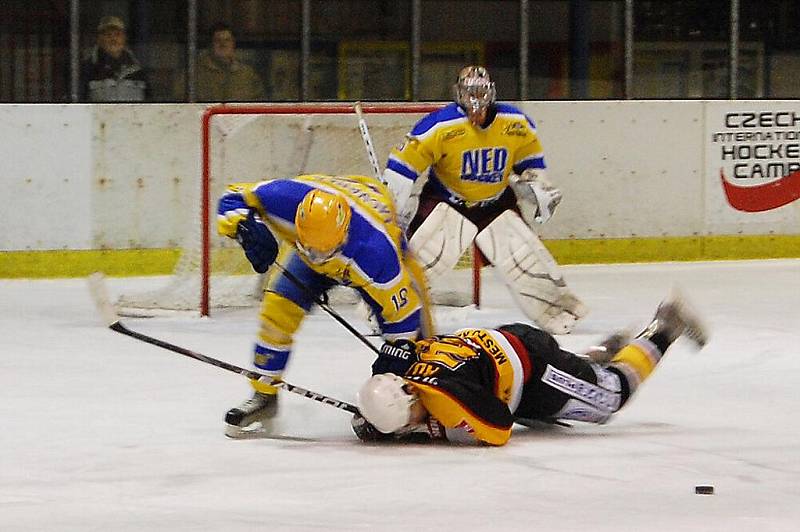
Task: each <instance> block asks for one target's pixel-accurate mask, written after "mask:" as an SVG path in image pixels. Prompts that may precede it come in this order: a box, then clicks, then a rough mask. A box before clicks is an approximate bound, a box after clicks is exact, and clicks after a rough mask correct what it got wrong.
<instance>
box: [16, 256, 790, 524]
mask: <svg viewBox="0 0 800 532" xmlns="http://www.w3.org/2000/svg"><path fill="white" fill-rule="evenodd" d="M565 272H566V276H567V279H568V281H569V282H570V284H571V285H572V287H573V288H574V290H575V292H576V293H577V294H579V295H580V296H581V297H583V298H584V299H585V301H586V303H587V304H588V305H589V307H590V309H591V314H590V315H589V316H588V317H587V318H586V319H585V320H584V321H583V322H581V323H580V325H579V326H578V328H577V330H576V331H575V333H574V334H572V335H570V336H567V337H561V338H560V339H561V341H562V344H563V345H565V346H566V347H568V348H571V349H580V348H582V347H584V346H586V345H589V344H590V343H591V342H593V341H596V340H597V339H599V338H600V337H601V335H603V334H604V333H605V332H607V331H610V330H613V329H615V328H620V327H625V326H641V325H643V324H644V323H645V322H646V321H647V319H648V318H649V317H650V316H651V314H652V312H653V310H654V308H655V306H656V305H657V304H658V302H659V300H660V299H661V297H662V296H663V295H664V294H666V293H667V291H668V289H669V288H670V286H671V285H672V284H673V282H677V283H679V284H680V285H681V286H682V287H683V288H684V289H685V291H686V292H687V293H688V294H689V295H690V297H691V299H692V300H693V301H694V303H695V304H696V306H697V307H698V308H699V309H700V310H701V311H703V312H704V314H705V315H706V318H707V321H708V322H709V324H710V325H711V327H712V339H711V342H710V344H709V345H708V347H707V348H706V349H705V350H704V351H702V352H700V353H693V352H692V351H691V349H690V347H689V345H688V344H687V343H686V342H685V341H683V340H681V341H679V342H678V343H677V344H676V345H675V346H674V347H673V349H672V350H671V351H670V352H669V354H668V355H667V357H666V358H665V359H664V361H663V362H662V364H661V365H660V366H659V368H658V369H657V371H656V372H655V374H654V375H653V376H652V377H651V379H650V380H649V381H648V382H646V383H645V384H644V385H643V386H642V388H641V389H640V394H639V395H637V396H636V397H634V399H633V400H632V401H631V402H630V403H629V404H628V406H626V408H625V410H624V411H623V412H621V413H620V414H618V415H617V416H616V417H615V418H614V419H612V421H611V422H610V423H609V424H607V425H605V426H594V425H582V424H576V425H575V426H573V427H572V428H564V427H547V428H542V429H540V430H530V429H525V428H522V427H519V428H517V429H515V432H514V435H513V436H512V439H511V441H510V443H509V444H508V445H507V446H505V447H503V448H467V447H442V446H436V447H427V446H391V447H389V446H383V447H376V446H368V445H363V444H360V443H359V442H358V441H357V440H356V439H355V437H354V436H353V435H352V433H351V432H350V427H349V416H348V415H347V414H346V413H344V412H342V411H339V410H336V409H334V408H332V407H330V406H325V405H320V404H318V403H315V402H313V401H310V400H308V399H303V398H301V397H298V396H295V395H291V394H285V396H284V397H283V403H282V411H281V415H280V423H281V425H282V430H281V433H282V434H284V435H286V436H287V438H286V439H283V440H250V441H232V440H228V439H226V438H225V437H224V436H223V426H222V417H223V415H224V412H225V411H226V410H227V409H228V408H229V407H231V406H233V405H235V404H237V403H239V402H240V401H241V400H242V399H243V398H244V397H246V396H247V395H248V394H249V388H248V384H247V382H246V380H245V379H244V378H242V377H240V376H237V375H235V374H232V373H228V372H225V371H223V370H220V369H218V368H215V367H212V366H209V365H206V364H203V363H200V362H197V361H194V360H191V359H189V358H185V357H182V356H180V355H177V354H174V353H170V352H168V351H164V350H161V349H159V348H156V347H153V346H150V345H147V344H144V343H141V342H139V341H136V340H133V339H131V338H129V337H126V336H123V335H120V334H117V333H114V332H112V331H110V330H108V329H107V328H104V327H103V325H102V324H101V323H100V322H99V320H98V318H97V316H96V314H95V312H94V310H93V307H92V303H91V301H90V298H89V295H88V292H87V290H86V287H85V284H84V282H83V281H81V280H59V281H0V350H1V351H2V352H1V353H0V420H1V423H2V424H0V530H2V531H23V530H31V531H41V530H58V531H60V530H75V531H85V530H101V531H125V530H170V531H184V530H225V531H238V530H257V529H258V530H373V529H381V530H537V531H542V530H553V531H558V532H561V531H567V530H580V531H594V530H608V531H614V532H619V531H629V530H630V531H639V530H665V531H666V530H670V531H673V530H681V531H683V530H693V531H695V530H696V531H708V530H719V531H729V530H745V531H750V530H757V531H759V532H764V531H768V530H786V531H789V530H798V527H800V524H798V523H800V506H799V505H800V428H798V427H800V421H798V419H797V418H798V412H800V310H798V309H800V261H795V260H780V261H758V262H729V263H697V264H665V265H641V266H638V265H637V266H580V267H570V268H565ZM145 282H146V281H144V280H125V281H121V280H113V279H112V280H111V281H110V283H111V289H112V292H114V293H119V292H120V291H122V290H123V289H129V288H132V287H135V286H139V285H140V284H142V283H145ZM137 283H138V284H137ZM487 291H488V292H489V297H488V304H487V305H485V308H484V309H482V310H480V311H475V310H471V311H469V310H467V311H465V310H462V311H456V312H451V313H449V314H448V315H446V316H441V317H442V318H443V319H442V320H441V321H442V322H443V323H446V325H447V326H449V327H458V326H465V325H469V326H473V325H483V326H491V325H496V324H499V323H500V322H505V321H512V320H518V319H521V316H520V314H519V313H518V311H516V310H515V309H514V308H513V307H512V305H511V303H510V299H509V297H508V295H507V294H506V293H505V292H504V291H503V290H501V289H498V288H497V287H496V286H495V287H494V288H492V287H491V286H490V287H489V288H488V289H487ZM352 319H353V320H354V321H357V320H358V318H357V317H355V316H353V317H352ZM126 323H127V325H128V326H129V327H130V328H132V329H134V330H139V331H142V332H144V333H146V334H149V335H153V336H156V337H159V338H162V339H165V340H167V341H169V342H173V343H176V344H179V345H182V346H185V347H187V348H190V349H194V350H197V351H200V352H203V353H207V354H209V355H211V356H215V357H217V358H221V359H225V360H228V361H230V362H233V363H237V364H240V365H244V366H248V367H249V359H250V355H249V351H250V344H251V342H252V340H253V335H254V334H255V332H256V328H257V321H256V311H255V310H246V311H231V312H226V313H220V314H219V315H217V316H214V317H212V318H210V319H197V318H191V317H186V316H178V317H160V318H151V319H127V320H126ZM360 326H361V325H360ZM372 358H373V356H372V355H371V353H370V352H369V351H368V350H367V349H366V348H365V347H364V346H362V345H361V344H359V343H358V341H356V340H355V339H354V338H353V337H352V336H350V334H349V333H348V332H347V331H346V330H344V329H343V328H342V327H341V326H340V325H339V324H337V323H336V322H334V321H333V320H332V319H331V318H330V317H329V316H327V315H326V314H324V313H321V312H317V313H315V314H314V315H312V316H311V317H310V318H309V319H308V321H307V322H306V324H305V325H304V327H303V328H302V330H301V332H300V334H299V337H298V340H297V346H296V351H295V354H294V358H293V359H292V362H291V365H290V369H289V371H288V372H287V374H286V375H285V378H286V380H287V381H289V382H291V383H294V384H297V385H300V386H303V387H306V388H309V389H312V390H316V391H320V392H322V393H326V394H328V395H332V396H334V397H337V398H340V399H343V400H346V401H351V402H353V401H354V400H355V391H356V389H357V387H358V386H359V384H360V383H361V382H362V381H363V379H365V378H366V377H367V376H368V372H369V365H370V363H371V360H372ZM698 484H712V485H713V486H714V487H715V488H716V494H715V495H713V496H699V495H695V494H694V487H695V485H698Z"/></svg>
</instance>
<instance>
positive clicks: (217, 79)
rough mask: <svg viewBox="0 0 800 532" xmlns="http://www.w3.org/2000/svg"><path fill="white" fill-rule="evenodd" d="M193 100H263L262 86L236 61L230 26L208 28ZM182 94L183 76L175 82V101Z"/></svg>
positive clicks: (184, 84) (255, 77) (251, 73)
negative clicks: (207, 42)
mask: <svg viewBox="0 0 800 532" xmlns="http://www.w3.org/2000/svg"><path fill="white" fill-rule="evenodd" d="M195 89H196V99H197V101H199V102H253V101H260V100H263V99H264V84H263V82H262V81H261V78H260V77H259V75H258V74H257V73H256V71H255V69H253V67H251V66H250V65H248V64H246V63H243V62H241V61H239V60H238V59H237V58H236V39H235V38H234V36H233V31H232V30H231V28H230V26H228V25H227V24H223V23H218V24H215V25H214V26H212V28H211V48H210V50H208V51H206V52H203V53H201V54H200V56H199V57H198V60H197V82H196V85H195ZM185 94H186V74H185V73H184V74H183V75H181V76H179V77H178V78H177V79H176V81H175V97H176V98H177V99H183V98H184V96H185Z"/></svg>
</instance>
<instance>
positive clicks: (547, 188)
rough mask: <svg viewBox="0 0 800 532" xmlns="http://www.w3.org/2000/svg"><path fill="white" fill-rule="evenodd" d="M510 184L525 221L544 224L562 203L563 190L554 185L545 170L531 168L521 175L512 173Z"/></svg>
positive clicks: (530, 224) (529, 223) (531, 223)
mask: <svg viewBox="0 0 800 532" xmlns="http://www.w3.org/2000/svg"><path fill="white" fill-rule="evenodd" d="M508 179H509V184H510V185H511V189H512V190H513V191H514V194H516V196H517V205H518V206H519V210H520V212H521V213H522V217H523V218H524V219H525V222H526V223H527V224H528V225H529V226H532V225H533V223H534V222H535V223H538V224H543V223H545V222H546V221H547V220H549V219H550V218H551V217H552V216H553V213H554V212H555V210H556V207H558V205H559V203H561V199H562V195H561V191H560V190H559V189H557V188H556V187H554V186H553V184H552V183H551V182H550V180H549V179H547V177H545V175H544V171H542V170H535V169H532V168H529V169H527V170H525V171H524V172H522V174H521V175H517V174H511V175H510V176H509V177H508Z"/></svg>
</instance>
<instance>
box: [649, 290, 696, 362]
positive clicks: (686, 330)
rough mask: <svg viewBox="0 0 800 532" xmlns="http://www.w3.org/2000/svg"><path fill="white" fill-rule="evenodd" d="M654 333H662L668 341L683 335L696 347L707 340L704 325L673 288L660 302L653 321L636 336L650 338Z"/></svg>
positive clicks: (670, 341) (684, 299)
mask: <svg viewBox="0 0 800 532" xmlns="http://www.w3.org/2000/svg"><path fill="white" fill-rule="evenodd" d="M655 334H662V335H664V337H665V338H666V340H667V341H668V342H669V343H672V342H674V341H675V340H676V339H677V338H678V337H680V336H684V337H686V338H688V339H689V340H691V341H692V342H693V343H694V344H695V345H696V346H697V348H698V349H700V348H702V347H703V346H705V345H706V343H707V342H708V332H707V329H706V327H705V325H703V322H702V320H701V319H700V317H699V316H698V315H697V313H696V312H695V311H694V309H692V307H691V305H690V304H689V303H688V302H687V301H686V298H685V297H684V296H683V294H681V293H680V292H679V291H678V290H673V293H672V294H671V295H670V296H669V297H668V298H667V299H665V300H664V301H662V302H661V304H660V305H659V306H658V309H657V310H656V314H655V316H654V317H653V321H651V322H650V324H649V325H648V326H647V327H646V328H645V330H644V331H642V332H641V333H640V334H639V336H637V338H651V337H652V336H653V335H655Z"/></svg>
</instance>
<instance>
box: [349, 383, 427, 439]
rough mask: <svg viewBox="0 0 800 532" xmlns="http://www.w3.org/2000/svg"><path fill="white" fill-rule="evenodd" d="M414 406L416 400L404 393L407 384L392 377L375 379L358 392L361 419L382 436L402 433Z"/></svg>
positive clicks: (413, 396)
mask: <svg viewBox="0 0 800 532" xmlns="http://www.w3.org/2000/svg"><path fill="white" fill-rule="evenodd" d="M416 402H417V396H416V395H415V394H413V393H408V392H407V391H406V381H404V380H403V379H402V378H400V377H398V376H397V375H395V374H394V373H382V374H380V375H374V376H373V377H372V378H370V379H369V380H368V381H367V382H366V383H364V386H362V387H361V389H360V390H359V391H358V409H359V411H360V412H361V415H362V416H364V419H366V420H367V421H369V422H370V423H371V424H372V425H373V426H374V427H375V428H376V429H378V430H379V431H381V432H383V433H384V434H391V433H394V432H401V431H402V430H403V429H404V428H405V427H406V426H407V425H408V424H409V422H410V421H411V407H412V406H413V405H414V403H416Z"/></svg>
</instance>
